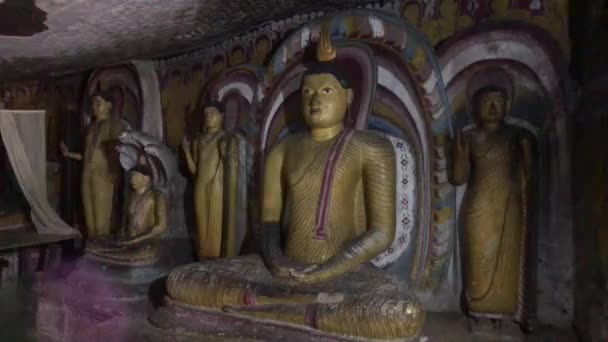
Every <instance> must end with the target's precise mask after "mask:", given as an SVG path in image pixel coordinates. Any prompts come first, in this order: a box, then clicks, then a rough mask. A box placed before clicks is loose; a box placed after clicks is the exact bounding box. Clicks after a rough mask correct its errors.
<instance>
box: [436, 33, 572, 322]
mask: <svg viewBox="0 0 608 342" xmlns="http://www.w3.org/2000/svg"><path fill="white" fill-rule="evenodd" d="M438 56H439V62H440V65H441V67H442V77H443V80H444V82H445V84H446V91H447V92H448V95H449V96H452V95H454V93H455V92H463V91H464V92H466V90H464V89H466V86H467V85H466V84H467V83H468V82H469V80H470V79H471V77H474V75H475V74H477V73H479V72H482V71H483V70H484V69H485V68H490V67H499V68H503V69H504V68H507V69H512V71H514V70H516V69H517V70H519V71H517V72H520V73H525V74H527V76H526V78H527V79H528V80H530V81H532V82H534V83H535V84H536V85H537V86H538V88H539V92H540V93H539V94H538V96H541V97H545V98H547V99H548V101H549V102H552V103H553V108H550V110H549V112H548V113H544V114H545V116H544V117H542V116H540V117H534V116H531V115H529V117H528V118H527V119H525V120H521V119H520V118H513V120H518V122H515V121H514V122H513V123H514V124H516V125H518V126H521V127H525V128H526V129H527V130H529V131H530V132H531V133H533V134H534V135H535V136H536V138H537V142H538V144H539V153H540V168H539V171H540V178H541V179H540V189H539V192H540V203H541V205H540V206H539V210H540V212H539V215H538V216H539V220H540V221H539V222H537V224H538V230H539V232H538V233H533V234H536V235H539V236H544V238H545V239H546V238H547V236H555V237H556V238H558V237H560V236H561V237H563V236H565V235H568V234H571V223H572V222H571V220H572V212H571V211H572V208H571V206H570V200H571V184H570V183H571V162H570V158H571V154H570V150H571V149H570V147H571V140H570V139H571V134H570V126H571V125H570V119H571V118H570V117H569V115H568V114H569V113H570V112H571V110H572V109H573V106H574V101H573V97H572V93H571V91H570V85H569V84H568V81H567V80H568V79H569V78H568V73H567V63H566V61H565V58H563V55H562V52H561V51H560V49H559V47H558V44H557V42H555V41H554V40H553V39H552V38H551V36H550V35H549V34H548V33H546V32H545V31H543V30H542V29H540V28H538V27H535V26H532V25H529V24H524V23H515V22H502V23H493V24H491V25H482V26H480V27H479V28H476V29H473V30H470V31H467V32H464V33H462V34H460V35H457V36H455V37H453V38H451V39H450V40H448V41H446V42H445V43H444V44H442V45H441V46H440V47H439V48H438ZM564 233H567V234H564ZM533 239H534V240H535V241H538V238H536V237H535V236H533ZM568 240H569V241H572V240H571V237H570V238H568ZM564 243H565V244H568V242H567V241H564ZM561 245H562V244H561V243H560V246H561ZM538 246H540V245H538ZM544 248H545V249H546V250H543V249H540V248H539V250H538V253H539V258H541V259H546V260H547V259H553V260H554V261H553V262H558V263H559V267H562V266H563V268H564V269H568V268H569V267H571V266H572V263H573V260H572V257H573V256H572V255H571V254H570V252H569V251H568V250H567V249H564V250H563V251H560V252H559V253H557V254H556V253H555V252H554V251H550V250H549V249H548V247H544ZM533 253H536V251H533ZM531 258H532V260H534V264H535V263H536V259H537V258H536V257H535V256H534V254H533V255H532V256H531ZM557 259H559V260H557ZM533 267H534V265H533ZM545 268H547V267H545ZM537 272H538V273H541V272H546V270H544V269H542V268H538V270H537ZM549 277H551V285H549V284H541V282H540V280H541V279H543V278H549ZM568 277H569V275H567V276H564V275H555V274H551V275H547V276H546V277H544V276H537V277H536V278H537V279H539V280H538V281H539V283H538V287H539V288H541V289H542V290H541V291H539V293H541V294H540V295H539V296H549V295H548V294H549V293H552V291H553V289H554V286H569V285H567V284H568V283H569V282H571V280H572V279H567V278H568ZM534 290H535V289H534ZM545 292H546V293H547V295H544V294H543V293H545ZM562 299H563V300H564V302H565V303H571V302H572V301H571V300H570V299H568V298H562ZM551 300H552V299H550V298H547V299H542V298H539V300H538V301H537V303H538V304H537V305H538V306H539V310H538V313H539V318H540V319H541V320H552V318H549V317H560V319H562V320H564V322H561V323H564V324H565V323H566V321H568V322H569V318H568V317H567V315H563V314H559V313H555V314H553V315H551V313H549V312H550V311H551V310H555V309H553V308H552V306H551V304H544V303H550V302H551ZM568 311H569V312H571V310H568ZM552 323H556V324H560V323H559V322H554V321H552ZM568 324H569V323H568Z"/></svg>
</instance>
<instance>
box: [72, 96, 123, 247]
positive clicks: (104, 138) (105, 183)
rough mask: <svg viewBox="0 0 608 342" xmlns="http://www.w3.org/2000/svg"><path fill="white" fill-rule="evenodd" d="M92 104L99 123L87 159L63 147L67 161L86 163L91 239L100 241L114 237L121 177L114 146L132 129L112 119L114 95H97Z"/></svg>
mask: <svg viewBox="0 0 608 342" xmlns="http://www.w3.org/2000/svg"><path fill="white" fill-rule="evenodd" d="M91 100H92V107H93V108H92V109H93V116H94V117H95V121H94V122H93V123H92V124H91V126H90V127H89V129H88V130H87V133H86V136H85V147H84V155H82V154H80V153H74V152H70V151H69V150H68V148H67V146H66V145H65V144H64V143H63V142H61V143H60V147H61V153H62V154H63V156H64V157H66V158H70V159H75V160H81V161H83V167H82V184H81V195H82V203H83V207H84V216H85V223H86V225H87V235H88V236H89V237H97V236H104V235H110V226H111V221H112V209H113V206H114V203H113V202H114V195H115V191H116V189H115V188H116V186H117V183H118V181H119V177H120V175H121V172H120V166H119V165H118V161H117V159H116V158H113V152H114V145H115V143H116V142H117V141H118V140H117V139H118V137H119V136H120V134H121V133H122V132H123V131H125V130H127V129H128V125H127V124H126V123H125V122H124V121H122V120H121V119H116V118H112V116H111V113H112V102H111V95H110V94H105V93H97V94H94V95H92V96H91ZM114 159H116V160H114Z"/></svg>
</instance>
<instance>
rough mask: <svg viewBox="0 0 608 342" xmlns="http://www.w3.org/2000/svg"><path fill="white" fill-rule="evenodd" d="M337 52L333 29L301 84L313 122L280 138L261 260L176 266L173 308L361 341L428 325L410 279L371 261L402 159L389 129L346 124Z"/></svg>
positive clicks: (391, 206) (383, 241) (384, 234)
mask: <svg viewBox="0 0 608 342" xmlns="http://www.w3.org/2000/svg"><path fill="white" fill-rule="evenodd" d="M335 56H336V50H335V48H334V47H333V45H332V42H331V39H330V38H329V34H328V31H327V29H326V28H324V29H323V33H322V34H321V38H320V39H319V43H318V48H317V59H318V63H315V64H313V65H311V66H310V67H309V68H308V69H307V71H306V73H305V74H304V76H303V81H302V87H301V95H302V114H303V118H304V121H305V122H306V124H307V126H308V128H309V129H308V131H307V132H305V133H302V134H294V135H291V136H288V137H287V138H285V139H284V140H283V141H281V142H279V143H278V144H276V145H275V146H274V147H273V148H272V150H271V151H270V153H269V155H268V156H267V158H266V161H265V169H264V177H263V179H264V183H263V200H262V202H263V204H262V213H261V214H262V227H261V228H260V229H261V231H260V241H261V250H262V251H261V252H262V256H261V258H260V257H259V256H257V255H248V256H241V257H236V258H227V259H221V260H213V261H207V262H201V263H197V264H190V265H185V266H182V267H179V268H177V269H175V270H174V271H172V272H171V273H170V274H169V276H168V279H167V292H168V298H169V300H170V304H171V305H180V304H185V306H187V307H188V308H192V307H196V308H199V309H200V310H202V311H203V312H204V310H222V311H223V312H229V313H231V314H237V315H245V316H248V317H250V319H269V320H274V321H280V322H287V323H290V324H295V325H298V326H301V327H306V328H313V329H318V330H320V331H321V332H324V333H329V334H339V335H345V336H354V337H359V338H373V339H406V338H410V337H414V336H416V335H417V334H418V333H419V331H420V330H421V328H422V326H423V323H424V317H425V314H424V311H423V310H422V308H421V305H420V304H419V302H418V301H417V299H416V298H415V297H414V295H413V294H411V293H410V291H409V290H408V287H407V285H406V284H405V283H402V282H401V281H399V280H396V279H394V278H391V277H390V276H389V275H388V274H386V273H385V272H384V271H383V270H380V269H377V268H375V267H374V266H372V265H371V264H370V261H371V260H372V259H373V258H374V257H376V256H377V255H379V254H380V253H382V252H383V251H385V250H386V249H388V248H389V246H390V245H391V243H392V242H393V239H394V236H395V226H396V222H395V210H396V203H395V202H396V200H395V198H396V184H395V183H396V180H395V179H396V176H395V174H396V162H395V155H394V150H393V146H392V144H391V143H390V141H389V140H388V139H387V138H385V137H384V136H382V135H380V134H377V133H373V132H368V131H355V130H352V129H349V128H346V127H345V125H344V118H345V115H346V113H347V110H348V107H349V104H350V103H351V101H352V99H353V96H354V93H353V91H352V89H351V88H350V87H349V84H348V80H347V78H346V74H345V73H341V72H340V70H339V69H338V66H337V65H336V64H335V61H334V58H335Z"/></svg>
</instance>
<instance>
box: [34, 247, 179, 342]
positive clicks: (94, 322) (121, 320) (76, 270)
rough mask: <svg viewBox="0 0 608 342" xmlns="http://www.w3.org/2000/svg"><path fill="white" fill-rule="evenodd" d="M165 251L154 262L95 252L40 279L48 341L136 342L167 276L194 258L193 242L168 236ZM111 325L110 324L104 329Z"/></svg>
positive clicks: (39, 322) (41, 321)
mask: <svg viewBox="0 0 608 342" xmlns="http://www.w3.org/2000/svg"><path fill="white" fill-rule="evenodd" d="M163 243H164V244H165V246H163V247H164V248H162V250H163V251H164V252H163V255H161V258H160V259H159V261H158V262H156V263H155V264H152V265H149V266H137V267H134V266H124V265H116V264H110V263H106V262H103V261H100V260H99V259H97V258H95V257H94V256H90V255H84V256H83V257H81V258H79V259H77V260H75V261H73V262H69V263H64V264H63V265H62V267H61V268H60V269H59V270H58V271H56V272H53V273H52V274H48V275H45V276H43V277H41V278H40V279H38V280H37V282H36V284H35V286H34V288H35V293H36V297H37V303H36V312H35V315H36V326H37V330H38V333H39V335H40V336H41V338H43V340H45V341H84V340H96V338H97V337H96V336H100V335H104V336H108V333H110V332H111V335H112V336H114V337H113V338H116V339H115V340H120V341H130V340H133V339H132V338H136V336H138V334H140V333H141V332H140V331H138V329H135V328H134V327H135V326H138V325H141V324H140V323H141V322H140V321H142V320H145V317H147V316H148V314H149V312H150V311H151V309H152V308H153V307H154V306H156V305H158V303H159V300H160V299H162V295H163V293H164V282H165V279H164V278H165V276H166V274H167V273H168V272H169V271H170V270H171V269H173V268H174V267H175V266H177V265H180V264H183V263H186V262H188V261H190V260H191V255H190V254H189V253H184V251H186V252H187V251H190V250H191V249H190V248H188V247H189V241H188V240H185V239H184V240H165V241H163ZM104 327H105V328H104Z"/></svg>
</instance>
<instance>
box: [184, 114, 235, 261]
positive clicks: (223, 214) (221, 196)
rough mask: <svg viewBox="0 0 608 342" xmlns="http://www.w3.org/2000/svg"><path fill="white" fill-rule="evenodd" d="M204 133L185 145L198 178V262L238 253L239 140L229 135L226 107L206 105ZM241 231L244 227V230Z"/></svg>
mask: <svg viewBox="0 0 608 342" xmlns="http://www.w3.org/2000/svg"><path fill="white" fill-rule="evenodd" d="M204 113H205V130H204V132H203V134H200V135H199V136H198V137H197V138H196V140H195V141H194V143H192V144H191V143H190V141H189V140H188V138H187V137H185V138H184V140H183V142H182V148H183V151H184V155H185V156H186V162H187V164H188V170H189V171H190V173H191V174H192V175H193V176H194V177H195V185H194V208H195V213H196V228H197V234H198V235H197V244H196V245H197V253H198V257H199V259H201V260H202V259H214V258H219V257H229V256H235V255H237V254H238V241H237V227H236V222H237V218H236V217H237V215H243V214H245V213H239V212H238V199H239V195H240V194H239V190H240V189H242V184H241V186H239V184H238V183H239V170H240V167H239V165H240V163H241V161H239V139H238V137H237V136H236V133H229V132H226V131H225V130H224V129H223V127H224V106H223V105H222V104H221V103H219V102H212V103H209V104H208V105H207V106H205V109H204ZM241 228H242V227H241Z"/></svg>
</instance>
